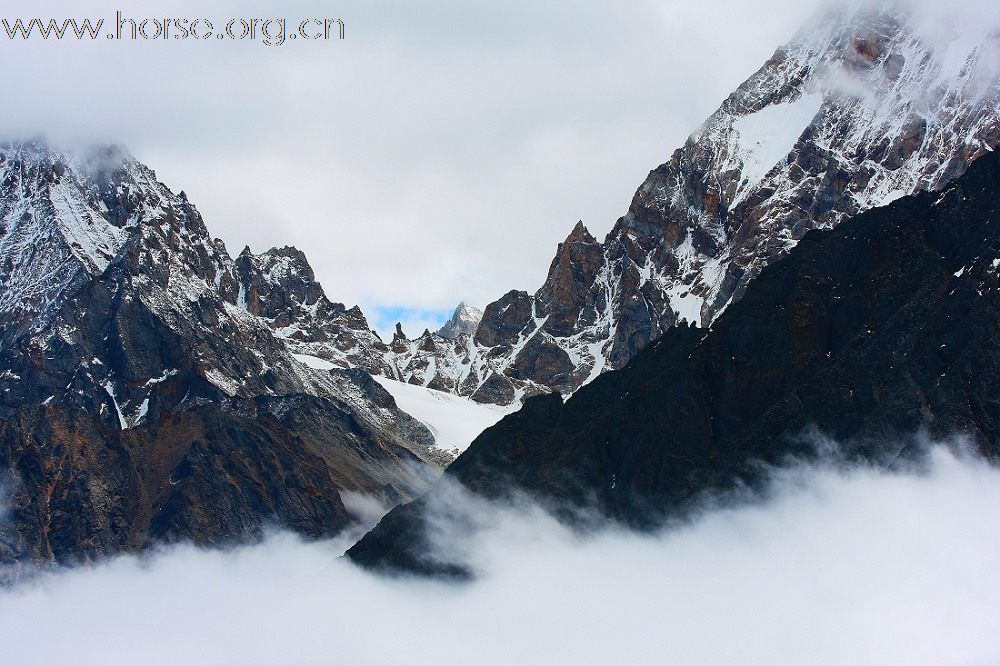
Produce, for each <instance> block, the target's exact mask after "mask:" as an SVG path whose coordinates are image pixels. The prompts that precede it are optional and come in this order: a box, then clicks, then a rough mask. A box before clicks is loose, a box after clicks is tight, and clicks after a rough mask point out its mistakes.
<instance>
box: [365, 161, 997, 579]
mask: <svg viewBox="0 0 1000 666" xmlns="http://www.w3.org/2000/svg"><path fill="white" fill-rule="evenodd" d="M998 266H1000V156H998V155H997V154H995V153H993V154H989V155H987V156H985V157H983V158H981V159H980V160H978V161H977V162H976V163H974V164H973V166H972V168H971V169H970V170H969V171H968V172H967V173H966V174H965V175H964V176H962V177H961V178H959V179H957V180H956V181H954V182H953V183H952V184H950V185H949V186H948V187H947V188H946V189H945V190H944V191H942V192H938V193H921V194H918V195H915V196H912V197H907V198H905V199H901V200H899V201H897V202H895V203H893V204H891V205H890V206H887V207H885V208H880V209H875V210H872V211H869V212H866V213H863V214H861V215H859V216H857V217H856V218H854V219H852V220H849V221H848V222H845V223H844V224H842V225H841V226H839V227H837V228H836V229H834V230H831V231H813V232H810V233H809V234H807V235H806V236H805V238H804V239H803V240H802V242H801V243H800V244H799V245H798V246H797V247H796V248H795V249H794V250H793V251H792V252H791V254H790V255H789V256H788V257H786V258H784V259H782V260H780V261H778V262H776V263H775V264H773V265H772V266H770V267H768V268H767V269H765V270H764V271H763V273H762V274H761V276H760V277H759V279H758V280H756V281H755V282H753V283H751V285H750V287H749V288H748V289H747V291H746V295H745V297H744V298H743V299H742V300H741V301H740V302H738V303H736V304H735V305H733V306H732V307H731V308H730V309H729V310H728V311H727V312H726V313H725V314H724V315H723V316H722V317H721V318H720V319H719V320H718V321H717V322H716V323H715V325H714V326H713V327H712V328H711V330H709V331H704V330H699V329H694V328H690V327H683V326H682V327H678V328H675V329H672V330H670V331H668V332H667V333H666V334H665V335H664V336H663V337H662V338H661V339H660V340H658V341H657V342H655V343H654V344H653V345H651V346H650V347H649V348H648V349H646V350H644V351H643V352H642V353H640V354H639V355H638V356H636V358H635V359H634V360H633V361H632V362H631V363H630V364H629V365H628V366H626V367H625V368H624V369H622V370H621V371H617V372H612V373H608V374H606V375H604V376H602V377H600V378H599V379H598V380H596V381H594V382H593V383H592V384H590V385H588V386H586V387H584V388H583V389H581V390H580V391H579V392H577V393H576V394H575V395H574V396H573V397H572V398H570V399H569V400H568V401H567V402H566V403H565V404H563V403H562V401H561V400H560V398H559V397H558V396H540V397H536V398H533V399H531V400H529V401H527V402H526V404H525V406H524V408H523V409H522V410H521V411H520V412H518V413H516V414H514V415H511V416H509V417H507V418H506V419H504V420H503V421H501V422H500V423H499V424H497V425H496V426H494V427H493V428H491V429H490V430H487V431H486V432H484V433H483V434H482V435H481V436H480V437H479V438H478V439H477V440H476V441H475V442H474V443H473V444H472V446H471V447H470V448H469V449H468V451H466V452H465V453H464V454H463V455H462V456H460V457H459V458H458V460H456V462H455V463H454V464H453V465H452V466H451V467H450V468H449V469H448V470H447V472H446V475H445V482H444V483H442V484H441V485H439V486H437V487H436V488H435V489H434V490H432V491H431V493H430V494H429V495H428V496H425V497H424V498H422V499H421V500H418V501H417V502H414V503H411V504H409V505H406V506H402V507H399V508H397V509H396V510H394V511H392V512H391V513H390V514H389V515H388V516H387V517H386V518H384V519H383V520H382V522H381V523H380V524H379V525H378V526H377V527H376V528H375V529H374V530H373V531H372V532H370V533H369V534H368V535H367V536H365V538H364V539H363V540H362V541H360V542H359V543H358V544H356V545H355V546H354V547H353V548H352V549H351V550H350V551H349V553H348V555H349V557H350V558H351V559H352V560H354V561H355V562H357V563H360V564H362V565H364V566H367V567H371V568H379V569H388V570H404V571H414V572H424V573H444V574H461V573H463V572H464V570H463V568H462V563H461V562H459V561H456V560H453V559H450V558H449V557H448V554H447V553H445V554H442V553H436V554H434V555H433V556H431V555H428V553H429V551H428V543H427V539H426V531H427V524H428V518H429V511H428V509H427V507H428V506H429V505H432V504H443V505H445V506H446V503H445V502H435V499H436V498H439V497H441V496H443V495H444V494H445V493H446V492H447V491H448V488H447V486H448V484H450V483H451V482H458V483H459V484H461V486H464V488H466V489H468V490H470V491H472V492H474V493H477V494H479V495H482V496H485V497H487V498H497V497H502V496H504V495H507V494H508V493H510V492H512V491H514V490H523V491H527V492H528V493H530V494H533V495H536V496H539V497H541V498H543V499H545V500H546V501H551V502H553V503H554V505H557V506H559V507H562V508H565V509H570V510H571V509H574V508H580V507H593V508H596V509H598V510H599V511H600V512H601V513H603V514H606V515H607V516H609V517H610V518H612V519H617V520H620V521H623V522H625V523H627V524H630V525H633V526H637V527H641V528H645V527H651V526H655V525H657V524H659V523H660V521H662V520H664V519H666V518H669V517H676V516H679V515H683V513H684V512H685V510H687V509H689V508H690V507H691V506H692V505H693V503H694V502H696V501H697V500H698V499H699V498H700V497H701V496H702V495H703V493H705V492H706V491H710V490H713V491H714V490H725V489H727V488H732V487H734V486H735V485H736V484H750V485H753V484H754V483H756V482H758V481H759V480H760V477H761V474H762V473H761V463H778V462H781V461H783V460H785V459H786V458H787V457H788V456H790V455H802V456H808V455H810V453H811V452H812V451H813V448H814V445H813V444H812V443H811V442H810V439H811V438H810V437H808V436H807V435H808V433H809V432H810V431H813V430H815V431H819V432H821V433H823V434H825V435H828V436H830V437H832V438H835V439H836V440H837V441H838V442H842V443H843V446H844V448H845V453H846V455H848V456H856V457H863V458H866V459H878V460H886V461H891V460H893V459H896V458H898V457H900V456H904V457H914V456H916V455H918V452H917V451H915V450H905V449H902V448H900V447H901V445H900V442H903V441H907V439H908V436H912V435H913V434H914V433H915V432H917V431H919V430H921V429H926V430H927V431H928V432H929V433H930V434H931V435H948V434H953V433H964V434H966V435H968V436H970V437H971V438H972V439H973V440H974V441H975V442H976V444H977V445H978V447H979V448H980V450H981V451H982V452H983V453H984V454H985V455H987V456H988V457H995V456H996V454H997V446H998V442H1000V285H998ZM910 441H912V439H910ZM460 514H461V512H459V511H456V512H455V514H454V516H449V515H448V512H447V508H445V509H444V514H443V515H441V514H436V515H434V516H433V518H434V520H435V521H445V522H447V521H448V520H450V519H452V518H454V519H456V520H457V519H460V518H461V515H460ZM567 515H569V514H567Z"/></svg>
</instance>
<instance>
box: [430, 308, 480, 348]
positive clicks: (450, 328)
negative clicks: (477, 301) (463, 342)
mask: <svg viewBox="0 0 1000 666" xmlns="http://www.w3.org/2000/svg"><path fill="white" fill-rule="evenodd" d="M482 319H483V311H482V310H480V309H479V308H477V307H473V306H471V305H469V304H468V303H466V302H465V301H463V302H461V303H459V304H458V307H457V308H455V312H454V313H452V315H451V319H449V320H448V321H447V322H445V324H444V326H442V327H441V328H439V329H438V331H437V334H438V335H440V336H441V337H442V338H445V339H447V340H454V339H455V338H457V337H458V336H460V335H472V334H473V333H475V332H476V329H477V328H478V327H479V322H480V321H482Z"/></svg>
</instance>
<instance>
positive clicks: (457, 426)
mask: <svg viewBox="0 0 1000 666" xmlns="http://www.w3.org/2000/svg"><path fill="white" fill-rule="evenodd" d="M374 379H375V381H377V382H378V383H379V384H381V385H382V387H383V388H385V390H387V391H388V392H389V393H391V394H392V397H393V398H395V399H396V404H397V405H398V406H399V408H400V409H402V410H403V411H404V412H406V413H407V414H409V415H410V416H413V417H414V418H416V419H417V420H419V421H420V422H421V423H423V424H424V425H426V426H427V427H428V428H429V429H430V431H431V432H432V433H434V440H435V442H436V445H437V447H438V448H439V449H443V450H445V451H448V452H451V453H454V454H455V455H458V454H459V453H461V452H462V451H465V450H466V449H467V448H469V444H471V443H472V440H474V439H475V438H476V437H477V436H478V435H479V433H481V432H482V431H484V430H486V429H487V428H489V427H490V426H491V425H493V424H494V423H496V422H497V421H499V420H500V419H502V418H503V417H504V416H506V415H507V414H510V413H512V412H515V411H517V408H518V407H519V405H516V406H511V407H499V406H497V405H481V404H479V403H478V402H473V401H472V400H469V399H468V398H462V397H459V396H457V395H452V394H451V393H444V392H443V391H435V390H434V389H429V388H425V387H423V386H416V385H414V384H404V383H402V382H397V381H394V380H392V379H386V378H385V377H375V378H374Z"/></svg>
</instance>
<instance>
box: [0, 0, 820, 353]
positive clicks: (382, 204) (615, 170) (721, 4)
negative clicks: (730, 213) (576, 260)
mask: <svg viewBox="0 0 1000 666" xmlns="http://www.w3.org/2000/svg"><path fill="white" fill-rule="evenodd" d="M818 4H819V0H805V1H803V0H770V1H767V2H752V3H749V2H745V0H717V1H715V2H706V1H704V0H697V1H690V0H660V1H647V0H635V1H630V2H623V1H622V0H615V1H610V0H609V1H604V0H596V1H593V2H586V3H579V2H569V1H563V0H558V1H555V2H547V3H540V2H537V1H536V0H505V1H503V2H499V1H494V2H484V1H481V0H438V1H436V2H429V1H424V0H409V1H407V2H387V1H385V0H342V1H339V2H336V3H330V2H314V1H293V2H277V0H270V1H269V2H264V1H261V0H251V1H250V2H247V1H242V2H235V1H230V0H223V1H221V2H214V3H204V2H188V1H183V2H170V1H168V0H158V1H157V2H155V3H148V2H141V1H138V0H135V1H132V2H129V3H118V5H119V6H120V7H121V9H122V10H123V11H124V12H125V14H126V15H127V16H129V17H133V18H135V19H137V20H141V19H142V18H145V17H161V16H162V17H171V18H191V19H193V18H206V19H209V20H211V21H212V22H213V24H216V25H218V24H221V23H225V22H226V21H227V20H228V19H230V18H244V17H246V18H253V17H278V16H280V17H285V18H288V19H289V20H290V22H293V23H295V24H297V23H298V21H299V20H301V19H302V18H311V17H328V16H329V17H334V18H342V19H343V20H344V22H345V24H346V39H345V40H343V41H329V42H323V41H317V42H308V43H307V42H304V41H301V40H300V41H298V42H291V41H289V42H286V43H285V44H284V45H282V46H280V47H279V46H271V47H268V46H264V45H262V44H260V43H250V42H231V41H224V42H216V41H214V40H210V41H203V42H199V41H192V40H186V41H172V42H164V41H153V42H146V43H144V42H114V41H111V42H104V41H99V42H97V43H93V42H87V43H73V42H71V41H62V42H54V41H50V42H43V41H40V40H36V41H34V42H28V43H25V42H16V43H15V42H10V41H9V40H7V39H5V38H2V37H0V76H2V80H3V81H4V84H5V90H6V91H7V95H5V98H6V101H5V103H4V104H3V105H2V108H0V127H2V128H3V130H4V132H5V133H6V134H7V135H8V136H13V137H16V136H20V135H25V134H37V133H43V134H46V135H49V136H52V137H54V138H56V139H57V140H69V139H74V140H85V141H88V140H115V141H121V142H123V143H125V144H126V145H127V146H128V147H129V148H130V149H131V150H132V152H133V153H134V154H135V155H136V156H138V157H139V158H140V159H141V160H143V161H144V162H146V163H147V164H148V165H149V166H151V167H152V168H153V169H155V170H156V171H157V173H158V175H159V177H160V179H161V180H163V181H164V182H166V183H167V184H168V185H169V186H170V187H171V188H173V189H174V190H181V189H183V190H185V191H186V192H187V193H188V195H189V197H190V198H191V200H192V201H193V202H194V203H195V204H196V205H197V206H198V207H199V209H200V210H201V211H202V213H203V214H204V216H205V219H206V221H207V223H208V226H209V228H210V230H211V231H212V233H213V234H215V235H217V236H220V237H221V238H223V239H224V240H225V242H226V244H227V245H228V246H229V249H230V252H232V253H234V254H235V253H237V252H239V251H240V249H241V248H242V247H243V245H246V244H249V245H250V246H251V247H252V248H253V249H254V250H257V251H260V250H264V249H267V248H268V247H271V246H275V245H286V244H294V245H297V246H299V247H300V248H303V249H304V250H305V251H306V253H307V255H308V256H309V258H310V261H311V263H312V265H313V267H314V268H315V270H316V273H317V275H318V277H319V279H320V281H321V282H322V283H323V285H324V287H325V288H326V291H327V293H328V295H329V296H330V297H331V298H333V299H334V300H340V301H345V302H347V303H349V304H351V303H358V304H360V305H361V306H362V307H363V308H364V309H365V311H366V313H368V315H369V317H370V319H372V320H373V323H374V324H376V325H377V326H379V327H380V328H381V329H382V330H384V329H385V328H386V327H387V325H389V324H391V323H392V322H391V321H390V320H392V319H394V318H395V316H396V315H397V314H399V310H400V309H402V310H404V312H402V313H401V314H400V316H401V317H402V318H403V319H404V321H405V322H406V324H407V326H408V330H409V332H410V333H411V334H412V333H418V332H419V331H418V330H414V329H416V328H419V327H421V326H423V325H424V323H425V321H428V320H429V321H436V320H438V319H440V318H441V317H442V316H443V314H444V313H445V312H446V311H447V310H450V308H451V307H453V306H454V305H455V304H456V303H457V302H458V301H459V300H462V299H464V300H467V301H469V302H471V303H474V304H477V305H480V306H482V305H485V304H486V303H487V302H489V301H491V300H493V299H495V298H496V297H498V296H500V295H501V294H503V293H504V292H506V291H508V290H510V289H515V288H516V289H526V290H528V291H532V292H533V291H534V290H535V289H536V288H537V287H538V286H539V285H540V283H541V281H542V280H543V278H544V276H545V273H546V271H547V269H548V265H549V262H550V261H551V258H552V256H553V253H554V250H555V245H556V244H557V243H558V242H559V241H560V240H562V239H563V238H564V237H565V235H566V234H567V233H568V232H569V230H570V229H571V228H572V226H573V224H574V223H575V222H576V220H578V219H582V220H583V221H584V222H585V223H586V224H587V225H588V226H589V227H590V229H591V231H592V232H593V233H594V234H595V235H598V236H603V234H605V233H607V231H608V230H609V229H610V228H611V226H612V224H613V223H614V221H615V219H617V217H618V216H620V215H621V214H622V213H624V212H625V210H626V209H627V207H628V204H629V201H630V199H631V197H632V194H633V192H634V191H635V188H636V187H637V186H638V185H639V183H641V182H642V180H643V179H644V177H645V175H646V173H647V172H648V171H649V170H650V169H652V168H654V167H656V166H657V165H659V164H660V163H662V162H664V161H666V160H667V159H668V157H669V155H670V153H671V152H672V151H673V150H674V149H675V148H676V147H678V146H679V145H680V144H681V143H682V142H683V140H684V139H685V138H686V136H687V135H688V134H689V133H691V132H692V131H693V130H694V129H695V128H696V127H697V126H698V125H699V124H700V123H701V121H702V120H704V119H705V118H706V117H707V116H708V115H709V114H710V113H711V112H712V111H713V110H714V109H715V108H716V107H717V106H718V104H719V102H720V101H721V100H722V99H723V98H724V97H725V96H726V95H727V94H728V93H729V92H731V91H732V89H733V88H735V86H737V85H738V84H739V83H740V82H741V81H742V80H743V79H745V78H746V77H747V76H748V75H749V74H751V73H752V72H753V71H754V70H756V69H757V68H758V67H759V66H760V65H761V64H762V63H763V62H764V61H765V60H766V59H767V57H768V56H769V55H770V54H771V53H772V52H773V51H774V49H775V48H776V47H777V46H778V45H780V44H781V43H783V42H784V41H787V40H788V39H789V38H790V37H791V36H792V35H793V34H794V32H795V30H796V28H797V27H798V26H799V25H800V24H801V23H802V22H803V21H804V20H806V18H807V17H808V16H809V15H810V14H812V13H813V12H814V11H815V9H816V6H817V5H818ZM115 9H116V7H115V3H96V2H73V3H70V2H65V1H60V2H56V3H39V2H36V1H33V2H27V1H24V0H14V2H11V1H10V0H7V1H6V2H5V3H4V5H3V9H2V10H0V12H2V14H3V17H4V18H8V19H13V18H24V19H29V18H32V17H36V16H37V17H39V18H48V17H50V16H51V17H53V18H63V17H66V16H80V17H82V16H89V17H90V18H92V19H94V20H96V19H99V18H104V19H105V20H106V22H107V23H108V24H111V23H113V19H114V16H115ZM12 100H16V102H12Z"/></svg>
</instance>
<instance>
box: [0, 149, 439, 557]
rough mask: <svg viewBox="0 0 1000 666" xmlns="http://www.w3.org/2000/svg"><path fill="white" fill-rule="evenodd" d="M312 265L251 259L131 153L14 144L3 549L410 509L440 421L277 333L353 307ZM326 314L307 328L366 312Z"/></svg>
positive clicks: (36, 551) (4, 344) (227, 534)
mask: <svg viewBox="0 0 1000 666" xmlns="http://www.w3.org/2000/svg"><path fill="white" fill-rule="evenodd" d="M298 259H299V257H298V255H296V254H295V253H294V252H292V253H287V252H286V253H285V254H281V252H280V251H276V252H275V253H274V256H270V255H268V256H265V257H263V258H255V257H251V256H248V255H247V254H246V253H245V254H244V255H241V257H240V262H238V263H237V262H234V261H233V260H232V259H231V258H230V257H229V255H228V253H227V252H226V249H225V247H224V246H223V244H222V242H221V241H218V240H216V239H212V238H211V237H210V236H209V235H208V231H207V229H206V228H205V225H204V222H203V221H202V219H201V216H200V214H199V213H198V211H197V210H196V209H195V207H194V206H193V205H191V204H190V203H189V202H188V201H187V198H186V197H185V196H184V195H183V193H181V194H179V195H178V194H174V193H173V192H171V191H170V190H169V189H167V188H166V186H164V185H163V184H161V183H159V182H158V181H157V180H156V178H155V174H154V173H153V172H152V171H151V170H149V169H148V168H146V167H145V166H143V165H141V164H139V163H138V162H136V161H135V160H134V159H133V158H131V157H130V156H129V155H127V154H125V153H124V152H123V151H121V150H118V149H114V148H108V149H102V150H99V151H96V152H94V153H93V154H89V155H85V156H84V155H67V154H63V153H60V152H58V151H56V150H54V149H53V148H51V147H49V146H46V145H44V144H41V143H25V144H13V145H7V146H3V147H2V148H0V284H3V287H4V289H3V291H2V292H0V323H2V324H3V329H2V331H0V490H2V492H3V498H2V501H3V503H4V504H5V508H6V509H7V510H6V511H4V512H2V513H0V562H4V561H10V560H25V559H30V560H35V561H51V560H55V561H60V562H65V561H72V560H77V559H84V560H86V559H92V558H95V557H98V556H101V555H106V554H111V553H116V552H119V551H123V550H126V551H128V550H138V549H141V548H143V547H146V546H148V545H150V544H152V543H156V542H162V541H174V540H180V539H190V540H193V541H195V542H197V543H218V542H224V541H229V540H239V539H245V538H248V537H253V536H255V535H256V534H258V533H260V531H261V530H262V529H263V528H264V527H265V526H266V525H268V524H274V525H280V526H285V527H288V528H291V529H294V530H296V531H298V532H300V533H302V534H304V535H306V536H309V537H321V536H331V535H333V534H336V533H338V532H339V531H341V530H343V529H345V528H349V527H352V526H354V525H355V524H356V522H357V521H356V519H355V517H354V516H352V515H351V514H350V512H349V511H348V510H347V509H346V508H345V506H344V504H343V502H342V501H341V495H340V493H341V492H342V491H349V492H355V493H362V494H365V495H367V496H370V497H372V498H374V499H376V500H378V501H380V502H382V503H383V504H385V505H392V504H395V503H396V502H398V501H399V500H401V499H407V498H410V497H413V496H415V495H417V494H419V493H420V492H422V491H423V490H424V489H426V487H427V485H428V484H429V482H430V480H431V479H432V478H433V477H434V476H435V475H436V473H437V472H438V471H439V467H438V466H437V464H436V463H435V462H434V461H433V460H434V459H433V458H432V456H431V455H430V451H429V446H430V444H432V443H433V436H432V435H431V433H430V432H429V431H428V429H427V428H426V427H425V426H423V425H422V424H421V423H419V422H418V421H416V420H415V419H413V418H412V417H410V416H408V415H407V414H404V413H403V412H401V411H400V410H398V409H397V408H396V405H395V402H394V400H393V398H392V397H391V396H390V395H389V394H388V393H387V392H385V391H384V390H383V389H382V388H381V387H380V386H378V384H376V383H375V381H374V380H372V379H371V377H370V376H369V375H368V374H366V373H365V372H363V371H362V370H360V369H353V370H344V369H334V370H331V371H323V370H317V369H314V368H311V367H308V366H306V365H304V364H303V363H300V362H299V361H297V360H296V359H295V357H294V356H293V354H292V351H295V350H297V347H295V346H292V344H291V343H290V342H288V337H291V336H288V337H282V336H281V335H276V334H275V332H276V329H280V331H279V332H284V331H286V330H287V329H288V328H289V327H293V326H294V325H295V323H296V322H297V321H300V320H302V319H305V318H306V314H312V313H315V312H321V313H323V312H326V313H332V314H333V315H336V317H339V318H340V319H341V320H351V319H352V317H351V312H350V311H346V310H345V309H344V308H343V306H339V305H337V304H331V303H330V302H328V301H327V300H326V298H325V296H323V295H322V291H321V290H320V289H319V286H318V285H317V284H315V282H313V281H312V279H311V277H312V276H311V271H308V270H307V269H308V266H307V265H304V266H303V262H300V261H298ZM303 261H304V260H303ZM289 267H290V268H289ZM286 268H287V270H285V269H286ZM248 295H249V296H250V298H249V300H248ZM296 315H299V317H298V319H296ZM361 322H362V323H359V324H357V325H358V327H362V326H363V317H361ZM326 324H327V325H326V327H325V328H323V329H322V330H319V329H310V330H309V335H316V336H323V335H329V336H335V333H336V331H337V330H340V329H339V327H340V326H341V324H343V325H344V326H346V325H348V323H346V321H340V320H338V321H334V320H333V319H328V320H327V321H326ZM365 330H366V331H367V328H366V327H365ZM294 342H295V343H301V344H308V343H309V342H310V340H309V339H308V336H307V335H306V334H303V335H302V336H300V337H297V338H294ZM344 349H345V350H347V351H350V350H351V349H353V347H348V346H345V347H344ZM345 353H346V352H345Z"/></svg>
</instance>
